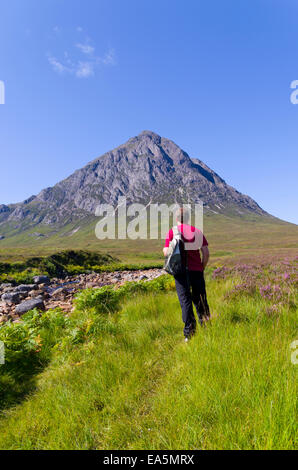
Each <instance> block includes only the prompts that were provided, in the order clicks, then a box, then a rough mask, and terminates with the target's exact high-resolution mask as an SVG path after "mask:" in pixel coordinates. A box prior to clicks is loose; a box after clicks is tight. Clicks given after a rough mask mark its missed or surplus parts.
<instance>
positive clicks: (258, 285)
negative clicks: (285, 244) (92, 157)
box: [0, 259, 297, 449]
mask: <svg viewBox="0 0 298 470" xmlns="http://www.w3.org/2000/svg"><path fill="white" fill-rule="evenodd" d="M295 282H297V259H296V260H288V259H285V260H283V261H282V262H280V263H276V262H274V261H268V262H267V264H266V265H265V264H263V265H261V264H260V265H259V266H257V265H254V266H253V265H246V264H241V265H236V266H234V267H226V266H220V267H218V268H217V270H216V271H214V272H213V273H212V274H211V271H209V273H207V289H208V295H209V303H210V307H211V311H212V321H211V322H210V323H208V324H207V325H206V327H204V328H201V329H199V330H198V332H197V334H196V336H195V337H194V338H193V339H192V340H191V341H190V342H189V343H188V344H185V343H184V342H183V338H182V322H181V318H180V317H181V312H180V307H179V304H178V301H177V298H176V294H175V292H173V289H174V284H173V280H172V278H171V277H169V276H162V277H160V278H158V279H156V280H154V281H150V282H139V283H127V284H126V285H124V286H122V287H120V288H119V289H115V287H112V286H106V287H103V288H100V289H87V290H85V291H82V292H81V293H80V294H78V297H77V300H76V304H75V305H76V308H75V311H74V312H73V313H72V314H71V315H70V316H65V315H64V314H63V312H61V311H59V310H55V311H49V312H47V313H45V314H43V315H42V316H40V315H39V314H38V313H37V312H30V313H28V314H26V315H25V316H24V317H23V318H24V321H23V322H22V323H17V324H10V323H9V322H8V323H6V324H5V325H3V326H2V327H0V340H2V341H4V342H5V344H6V363H5V365H4V366H0V367H1V372H2V375H1V379H0V400H1V409H2V412H1V419H0V448H1V449H278V448H283V449H293V448H295V446H296V445H297V440H296V439H297V436H296V435H295V430H296V428H295V417H296V414H295V407H296V379H297V366H295V365H294V364H293V363H292V362H291V348H290V345H291V343H292V342H293V341H294V340H295V339H297V329H296V320H297V290H295V287H296V284H295Z"/></svg>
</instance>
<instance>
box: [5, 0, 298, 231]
mask: <svg viewBox="0 0 298 470" xmlns="http://www.w3.org/2000/svg"><path fill="white" fill-rule="evenodd" d="M297 19H298V1H297V0H242V1H239V0H225V1H223V0H208V1H206V0H125V1H124V0H42V1H41V0H2V1H1V2H0V80H1V81H3V82H4V83H5V100H6V102H5V104H4V105H0V156H1V170H0V171H1V173H0V174H1V185H0V203H11V202H18V201H22V200H24V199H26V198H27V197H29V196H30V195H32V194H37V193H38V192H39V191H40V190H41V189H43V188H45V187H48V186H52V185H54V184H55V183H57V182H58V181H60V180H61V179H63V178H65V177H67V176H68V175H69V174H71V173H72V172H73V171H74V170H76V169H78V168H80V167H82V166H83V165H85V164H86V163H87V162H88V161H90V160H92V159H94V158H95V157H97V156H99V155H101V154H102V153H104V152H106V151H107V150H110V149H112V148H114V147H116V146H117V145H120V144H121V143H123V142H125V141H126V140H127V139H128V138H130V137H131V136H134V135H137V134H139V133H140V132H141V131H142V130H144V129H150V130H152V131H154V132H157V133H158V134H161V135H163V136H165V137H168V138H170V139H172V140H174V141H175V142H176V143H177V144H178V145H180V147H182V148H183V149H184V150H185V151H187V152H188V153H189V154H190V156H192V157H198V158H200V159H201V160H203V161H204V162H205V163H206V164H207V165H209V166H210V167H211V168H212V169H213V170H215V171H216V172H217V173H218V174H219V175H220V176H222V177H223V178H224V179H225V180H226V181H227V183H229V184H231V185H232V186H234V187H236V188H237V189H238V190H239V191H241V192H243V193H245V194H248V195H249V196H251V197H253V198H254V199H255V200H256V201H257V202H258V203H259V204H260V205H261V206H262V207H263V208H264V209H265V210H267V211H268V212H270V213H272V214H273V215H275V216H278V217H280V218H282V219H285V220H288V221H292V222H295V223H298V210H297V207H298V197H297V194H298V189H297V188H298V178H297V176H298V158H297V142H296V137H297V132H298V105H294V104H292V103H291V101H290V95H291V91H292V90H291V88H290V84H291V82H292V81H293V80H298V23H297Z"/></svg>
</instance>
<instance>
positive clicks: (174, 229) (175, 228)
mask: <svg viewBox="0 0 298 470" xmlns="http://www.w3.org/2000/svg"><path fill="white" fill-rule="evenodd" d="M172 230H173V235H174V238H176V237H177V236H178V235H179V234H180V233H179V230H178V227H177V225H175V227H173V229H172Z"/></svg>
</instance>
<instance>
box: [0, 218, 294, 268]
mask: <svg viewBox="0 0 298 470" xmlns="http://www.w3.org/2000/svg"><path fill="white" fill-rule="evenodd" d="M97 222H98V220H97V218H94V217H91V218H90V220H89V219H88V220H87V221H84V222H83V221H82V223H76V224H73V225H71V224H69V225H67V226H65V227H62V228H61V227H60V228H55V227H48V226H42V225H40V226H36V227H34V228H31V229H29V230H25V231H23V232H21V233H14V232H11V233H7V238H5V239H4V240H1V241H0V260H1V261H2V260H3V261H20V260H26V259H27V258H28V257H31V256H41V255H42V256H49V255H52V254H53V253H56V252H58V251H63V250H69V249H71V250H88V251H93V252H101V253H110V254H111V255H112V256H114V257H116V258H119V259H120V260H121V262H123V263H136V262H139V263H147V262H152V263H154V262H156V261H157V260H160V261H162V246H163V240H129V239H127V240H116V239H115V240H98V239H97V238H96V236H95V226H96V223H97ZM78 226H80V230H79V231H77V232H76V233H74V234H72V235H70V234H71V233H72V231H73V229H75V228H78ZM36 231H38V232H42V233H44V234H45V235H46V236H44V237H40V238H34V237H32V236H30V235H32V233H33V232H36ZM1 233H2V232H1ZM3 233H4V232H3ZM204 233H205V235H206V236H207V239H208V242H209V247H210V250H211V256H212V259H213V260H214V261H218V260H222V259H225V260H226V259H228V258H229V257H235V256H242V257H243V256H246V257H247V258H248V259H249V257H250V256H251V255H253V256H254V255H256V254H260V255H263V253H264V252H266V253H268V252H270V253H276V254H277V255H280V254H283V255H287V254H290V253H294V252H295V250H297V235H298V226H297V225H295V224H290V223H287V222H284V221H282V220H279V219H276V218H274V217H260V216H257V215H247V214H246V215H242V216H238V217H235V216H227V215H222V214H221V215H220V214H210V213H207V212H206V213H205V215H204ZM4 234H5V233H4ZM9 235H14V236H9ZM268 240H269V241H270V243H268Z"/></svg>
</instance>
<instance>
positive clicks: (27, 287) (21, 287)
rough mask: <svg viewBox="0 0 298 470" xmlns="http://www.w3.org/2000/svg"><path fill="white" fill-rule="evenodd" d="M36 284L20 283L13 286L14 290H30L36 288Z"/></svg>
mask: <svg viewBox="0 0 298 470" xmlns="http://www.w3.org/2000/svg"><path fill="white" fill-rule="evenodd" d="M36 288H37V286H36V284H20V285H19V286H17V287H15V288H14V292H30V291H31V290H33V289H36Z"/></svg>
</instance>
